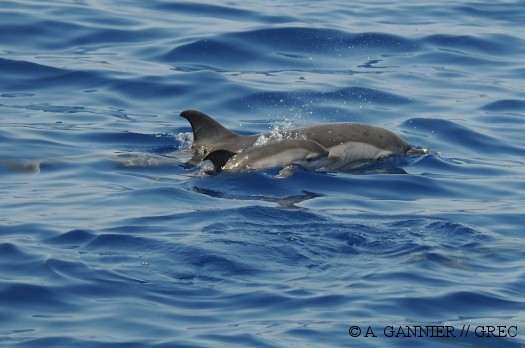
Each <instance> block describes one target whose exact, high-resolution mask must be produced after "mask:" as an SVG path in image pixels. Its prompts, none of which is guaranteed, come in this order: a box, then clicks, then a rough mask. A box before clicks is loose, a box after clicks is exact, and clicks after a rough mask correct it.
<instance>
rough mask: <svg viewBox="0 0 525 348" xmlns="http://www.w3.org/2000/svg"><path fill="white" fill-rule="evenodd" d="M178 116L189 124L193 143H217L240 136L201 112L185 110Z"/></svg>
mask: <svg viewBox="0 0 525 348" xmlns="http://www.w3.org/2000/svg"><path fill="white" fill-rule="evenodd" d="M180 116H181V117H184V118H185V119H187V120H188V121H189V122H190V124H191V129H192V131H193V142H194V143H209V142H212V141H213V142H217V141H220V140H226V139H231V138H236V137H239V136H240V135H238V134H237V133H235V132H232V131H231V130H229V129H227V128H226V127H224V126H223V125H221V124H220V123H219V122H217V121H215V120H214V119H213V118H211V117H210V116H208V115H206V114H205V113H203V112H200V111H197V110H185V111H183V112H181V113H180Z"/></svg>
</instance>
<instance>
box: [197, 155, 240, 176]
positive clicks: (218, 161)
mask: <svg viewBox="0 0 525 348" xmlns="http://www.w3.org/2000/svg"><path fill="white" fill-rule="evenodd" d="M235 155H236V153H235V152H231V151H228V150H217V151H213V152H210V153H209V154H208V155H207V156H206V157H204V159H203V161H211V163H213V166H214V167H215V171H216V172H220V171H221V170H222V167H224V165H225V164H226V163H227V162H228V161H229V160H230V158H232V157H233V156H235Z"/></svg>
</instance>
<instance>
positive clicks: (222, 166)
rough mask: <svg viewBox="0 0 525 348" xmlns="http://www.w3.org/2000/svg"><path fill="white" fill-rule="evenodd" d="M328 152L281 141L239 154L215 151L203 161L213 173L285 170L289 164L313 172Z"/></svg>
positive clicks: (300, 141) (307, 143)
mask: <svg viewBox="0 0 525 348" xmlns="http://www.w3.org/2000/svg"><path fill="white" fill-rule="evenodd" d="M328 153H329V152H328V150H327V149H326V148H325V147H324V146H322V145H320V144H319V143H316V142H315V141H312V140H304V139H285V140H280V141H274V142H270V143H268V144H265V145H260V146H252V147H250V148H248V149H246V150H244V151H242V152H239V153H235V152H232V151H228V150H217V151H213V152H211V153H209V154H208V155H207V156H206V157H204V159H203V160H204V161H205V160H210V161H212V163H213V165H214V167H215V171H221V170H228V171H242V170H254V169H265V168H275V167H286V166H288V165H290V164H296V165H300V166H303V167H306V168H310V167H311V168H316V167H318V166H316V165H315V163H316V162H319V161H320V160H323V159H325V158H327V156H328Z"/></svg>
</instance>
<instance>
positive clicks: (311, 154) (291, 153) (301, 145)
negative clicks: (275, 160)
mask: <svg viewBox="0 0 525 348" xmlns="http://www.w3.org/2000/svg"><path fill="white" fill-rule="evenodd" d="M293 145H296V146H291V148H290V149H289V150H287V151H286V152H287V156H285V157H288V158H287V159H286V160H285V161H286V162H288V163H291V164H296V165H300V166H302V167H305V168H309V169H311V168H319V167H320V163H323V162H324V161H325V160H326V159H327V158H328V150H327V149H326V148H325V147H324V146H322V145H320V144H319V143H317V142H315V141H312V140H296V141H295V143H294V144H293Z"/></svg>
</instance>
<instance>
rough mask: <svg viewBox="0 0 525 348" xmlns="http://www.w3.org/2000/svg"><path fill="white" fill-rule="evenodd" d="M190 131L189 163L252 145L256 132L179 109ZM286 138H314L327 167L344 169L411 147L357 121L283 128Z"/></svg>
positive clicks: (244, 148)
mask: <svg viewBox="0 0 525 348" xmlns="http://www.w3.org/2000/svg"><path fill="white" fill-rule="evenodd" d="M180 116H181V117H183V118H185V119H187V120H188V121H189V122H190V124H191V127H192V131H193V144H192V145H191V148H190V150H191V152H192V159H191V160H190V161H189V162H188V164H190V165H197V164H198V163H199V162H200V161H201V160H202V159H203V158H204V157H206V155H208V154H209V153H211V152H213V151H217V150H226V151H229V152H233V153H238V152H240V151H243V150H246V149H248V148H250V147H252V146H253V145H254V143H255V142H256V141H257V139H258V138H259V137H260V136H263V135H266V136H269V135H270V134H269V133H266V134H256V135H249V136H243V135H239V134H237V133H235V132H232V131H231V130H229V129H227V128H225V127H224V126H222V125H221V124H220V123H218V122H217V121H215V120H214V119H213V118H211V117H210V116H208V115H206V114H204V113H202V112H200V111H196V110H186V111H183V112H181V114H180ZM286 136H287V138H291V139H294V138H295V139H307V140H311V141H315V142H316V143H318V144H320V145H321V146H323V147H325V148H326V149H327V150H328V151H329V156H328V157H329V158H327V161H326V163H325V165H324V167H325V168H326V169H328V170H347V169H351V168H352V167H355V166H358V165H361V164H363V163H370V162H374V161H377V160H379V159H381V158H385V157H389V156H404V155H407V154H411V151H414V149H413V148H412V147H411V146H410V145H409V144H408V143H407V142H406V141H404V140H403V139H401V138H400V137H399V136H397V135H396V134H394V133H392V132H391V131H389V130H387V129H384V128H379V127H373V126H368V125H363V124H357V123H328V124H320V125H314V126H309V127H304V128H296V129H291V130H287V131H286Z"/></svg>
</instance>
